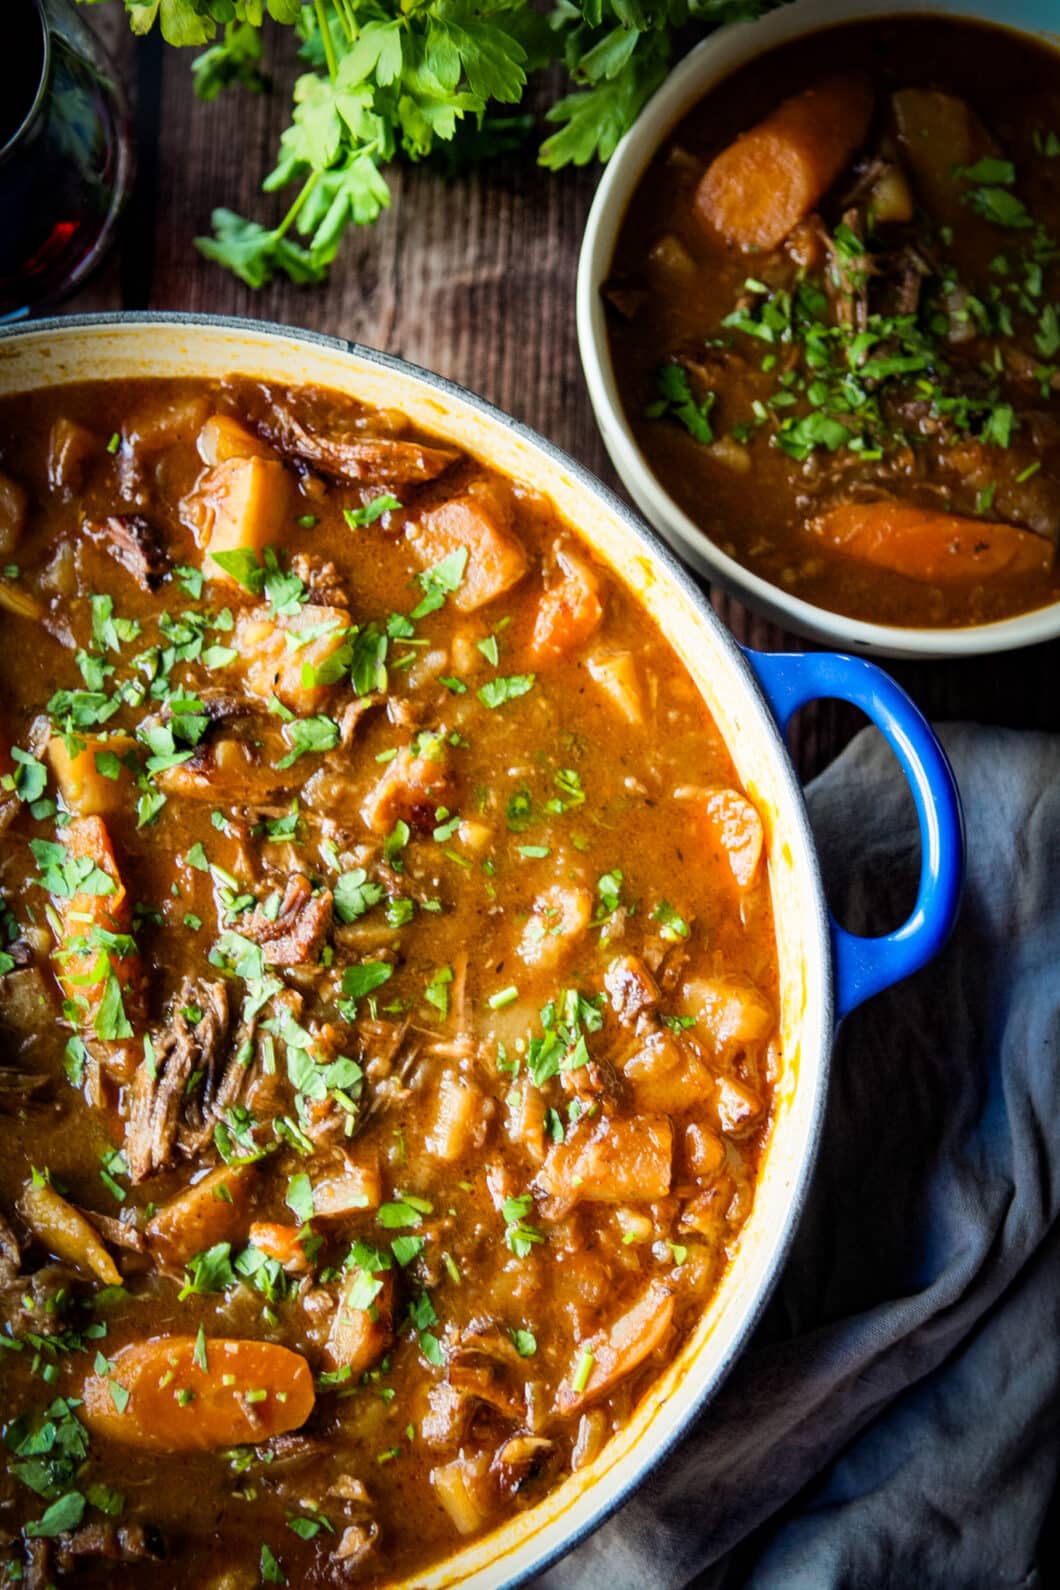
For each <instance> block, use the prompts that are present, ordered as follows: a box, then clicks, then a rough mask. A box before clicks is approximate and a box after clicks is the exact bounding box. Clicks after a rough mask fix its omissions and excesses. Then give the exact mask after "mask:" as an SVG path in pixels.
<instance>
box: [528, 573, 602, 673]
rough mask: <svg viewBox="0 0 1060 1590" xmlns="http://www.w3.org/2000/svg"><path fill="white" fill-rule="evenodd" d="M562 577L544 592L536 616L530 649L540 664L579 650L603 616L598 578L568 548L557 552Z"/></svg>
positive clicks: (537, 663) (538, 664) (539, 665)
mask: <svg viewBox="0 0 1060 1590" xmlns="http://www.w3.org/2000/svg"><path fill="white" fill-rule="evenodd" d="M557 563H558V564H559V573H560V578H559V579H558V580H557V581H556V583H555V584H554V585H551V586H549V588H548V589H547V590H546V591H544V592H543V594H542V596H541V600H540V601H539V602H538V604H537V613H536V615H535V617H534V633H533V638H532V639H531V642H530V651H531V654H532V656H533V659H534V662H535V663H536V665H537V666H538V667H539V668H540V667H542V666H543V665H544V664H546V663H549V662H555V661H556V660H557V659H558V658H561V657H566V656H567V655H568V653H570V652H572V651H574V650H576V648H577V647H579V646H581V645H582V644H583V642H585V641H587V640H588V639H589V636H590V635H591V634H592V633H593V631H594V630H596V629H597V628H598V627H599V624H600V620H601V618H602V617H603V611H604V610H603V607H602V606H601V603H600V595H599V581H598V580H597V578H596V575H595V574H594V573H593V570H592V569H591V568H590V567H589V565H588V564H587V563H586V562H584V561H583V559H581V558H579V557H574V556H572V555H571V554H570V553H568V552H560V553H559V554H558V556H557Z"/></svg>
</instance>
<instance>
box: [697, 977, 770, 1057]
mask: <svg viewBox="0 0 1060 1590" xmlns="http://www.w3.org/2000/svg"><path fill="white" fill-rule="evenodd" d="M681 1004H682V1007H683V1008H684V1010H685V1011H687V1013H688V1014H689V1015H690V1016H695V1018H696V1031H697V1033H698V1034H699V1035H700V1036H702V1037H706V1038H707V1039H708V1041H709V1042H710V1044H711V1045H712V1047H713V1049H714V1053H715V1054H717V1055H726V1054H730V1053H731V1052H732V1051H733V1050H734V1049H738V1048H741V1047H743V1046H744V1045H746V1044H749V1043H761V1042H762V1040H763V1039H765V1038H768V1037H769V1034H770V1033H771V1032H772V1031H773V1028H774V1026H775V1025H776V1014H775V1012H774V1010H773V1006H772V1005H771V1004H770V1002H769V1000H768V999H767V998H766V996H765V995H764V994H763V993H761V992H760V991H759V989H757V988H756V987H755V986H754V984H753V983H748V982H743V981H737V980H736V979H735V978H728V977H695V978H690V979H689V981H688V982H687V983H685V985H684V988H683V989H682V990H681Z"/></svg>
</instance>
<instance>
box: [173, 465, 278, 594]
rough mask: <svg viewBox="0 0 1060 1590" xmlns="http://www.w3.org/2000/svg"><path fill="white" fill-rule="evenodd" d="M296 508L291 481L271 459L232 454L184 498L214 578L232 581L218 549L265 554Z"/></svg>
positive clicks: (185, 516) (186, 518)
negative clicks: (214, 558) (217, 557)
mask: <svg viewBox="0 0 1060 1590" xmlns="http://www.w3.org/2000/svg"><path fill="white" fill-rule="evenodd" d="M290 512H291V480H290V476H289V475H288V473H287V471H286V469H284V467H283V465H282V464H281V463H278V462H277V461H276V460H274V459H269V458H229V459H227V460H226V461H225V462H224V463H223V464H215V465H214V466H213V468H211V469H207V470H206V471H205V472H204V474H203V475H201V476H200V478H199V481H198V484H197V485H196V486H195V488H194V489H193V490H192V491H190V492H189V493H188V495H187V496H186V497H184V498H183V500H182V501H181V504H180V517H181V520H182V521H183V523H184V524H186V525H187V526H188V529H189V530H190V531H191V532H192V534H193V535H194V536H195V539H196V541H197V542H198V543H199V545H200V546H201V547H203V548H204V549H205V550H206V552H207V553H208V554H211V556H210V557H208V559H207V564H206V573H207V574H208V575H209V577H210V578H211V579H215V580H217V579H224V580H228V581H231V580H232V576H231V575H229V574H226V573H225V571H224V570H223V569H222V568H221V567H220V565H219V564H217V563H214V562H213V561H212V554H213V553H215V552H235V551H248V552H254V553H256V554H257V555H258V557H260V556H261V554H262V553H263V552H264V550H265V548H266V547H268V546H272V545H273V543H274V542H276V541H278V540H280V538H281V534H282V532H283V530H284V528H285V526H286V524H287V521H288V518H289V515H290Z"/></svg>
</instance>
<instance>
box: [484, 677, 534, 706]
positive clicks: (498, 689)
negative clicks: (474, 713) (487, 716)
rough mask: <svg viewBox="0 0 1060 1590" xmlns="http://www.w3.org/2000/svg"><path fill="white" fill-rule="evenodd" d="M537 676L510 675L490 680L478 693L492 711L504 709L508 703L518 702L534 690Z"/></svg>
mask: <svg viewBox="0 0 1060 1590" xmlns="http://www.w3.org/2000/svg"><path fill="white" fill-rule="evenodd" d="M536 678H537V675H536V674H509V675H507V677H505V678H501V679H488V680H487V681H486V683H485V684H484V685H481V686H480V687H479V689H478V690H477V691H476V695H477V696H478V698H479V700H480V701H481V702H482V705H483V706H484V707H489V709H490V710H491V711H494V710H496V708H497V707H502V706H503V705H504V703H505V702H506V701H516V700H517V699H518V698H519V697H520V696H525V695H526V694H527V692H528V691H530V690H532V689H533V688H534V681H535V679H536Z"/></svg>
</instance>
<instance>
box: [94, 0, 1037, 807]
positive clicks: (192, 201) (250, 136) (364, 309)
mask: <svg viewBox="0 0 1060 1590" xmlns="http://www.w3.org/2000/svg"><path fill="white" fill-rule="evenodd" d="M89 16H90V20H91V22H92V24H93V26H94V27H95V28H96V29H97V31H98V32H99V33H100V34H101V36H102V37H103V38H104V39H105V41H106V42H107V44H108V45H109V46H110V47H111V50H112V53H113V56H114V59H115V61H116V64H117V67H118V70H119V72H120V74H121V76H122V79H123V82H124V84H125V86H126V89H127V92H128V94H129V98H130V101H131V104H132V106H133V110H134V115H135V126H136V138H137V155H138V162H139V169H138V177H137V183H136V188H135V190H134V193H133V197H132V202H131V204H130V206H129V209H128V212H127V214H126V217H125V222H124V226H123V232H122V237H121V241H120V244H119V247H118V249H117V250H116V252H115V254H114V256H112V258H111V259H110V260H109V262H108V263H107V264H106V266H105V267H104V268H103V270H102V272H101V273H100V274H99V275H98V276H97V277H96V278H95V279H94V280H93V281H92V282H90V283H89V284H88V285H87V286H86V287H85V288H84V289H83V290H82V291H81V292H80V293H79V294H77V295H76V297H74V298H72V299H70V300H69V301H68V304H67V305H66V306H65V307H67V308H68V309H70V310H71V311H76V310H91V309H187V310H193V311H200V312H202V311H208V312H212V313H224V314H233V315H250V316H257V317H259V318H262V319H267V320H276V321H283V322H284V323H286V324H289V325H291V326H294V327H310V328H313V329H315V330H319V331H324V332H330V333H332V334H334V335H336V336H340V337H346V338H351V339H355V340H357V341H359V342H363V343H367V344H370V345H371V346H373V347H377V348H385V349H386V350H387V351H388V352H390V353H393V354H397V355H399V356H401V357H402V358H406V359H411V360H412V361H413V362H414V363H416V364H420V365H424V366H426V367H427V368H428V369H431V370H437V371H439V372H441V373H442V374H443V375H446V376H449V377H450V378H452V379H453V380H456V381H459V382H462V383H463V384H465V385H466V386H469V387H471V388H472V389H473V390H474V391H476V392H481V393H482V394H483V395H484V396H485V397H487V398H490V399H491V400H492V401H493V402H494V403H497V404H499V405H500V406H501V407H502V408H504V409H507V410H508V411H509V412H510V413H512V414H515V415H517V416H518V417H519V418H520V419H522V420H525V421H527V422H528V423H529V424H530V425H532V426H534V427H535V428H536V429H537V430H539V431H541V432H542V433H543V434H544V435H546V436H548V437H549V438H550V439H551V440H552V441H553V442H556V443H558V445H559V446H561V447H563V448H565V449H566V450H567V451H568V452H569V453H571V454H573V456H574V457H575V458H577V459H579V460H580V461H581V462H582V463H584V464H586V465H587V466H588V467H589V468H590V469H592V470H593V471H594V472H595V473H596V474H597V475H599V476H600V478H601V479H603V480H605V481H607V482H608V483H610V484H611V485H617V481H616V478H615V475H614V471H613V470H612V468H611V466H610V463H609V462H608V460H607V458H606V456H605V453H604V449H603V444H602V442H601V440H600V437H599V434H598V432H597V429H596V425H595V422H594V420H593V416H592V411H591V409H590V406H589V400H588V397H587V395H586V391H585V387H584V383H583V381H582V375H581V368H580V365H579V361H578V350H577V342H576V338H575V330H574V279H575V271H576V267H577V258H578V245H579V241H580V238H581V233H582V228H583V225H584V222H585V217H586V215H587V213H588V209H589V204H590V201H591V199H592V193H593V189H594V187H595V184H596V181H597V178H598V170H597V169H596V168H588V169H586V170H583V171H566V172H563V173H560V174H558V175H553V174H550V173H547V172H545V171H543V170H541V169H540V168H538V167H537V166H536V165H535V163H534V155H533V149H532V147H531V148H528V150H527V152H526V154H525V155H520V156H514V157H508V158H505V159H504V160H503V161H501V162H498V163H496V164H494V165H492V166H490V167H489V168H488V169H486V170H482V171H479V172H477V173H473V174H471V175H469V176H467V177H462V178H461V179H459V180H457V181H455V182H447V181H446V180H444V179H443V177H442V176H441V175H439V173H438V172H437V171H434V170H428V169H424V168H416V167H410V166H404V167H398V168H395V170H394V171H393V173H392V174H391V186H392V190H393V196H394V197H393V206H392V208H391V209H390V211H389V212H388V213H387V214H386V215H384V216H383V218H382V219H381V220H380V221H379V222H378V223H377V224H376V225H375V226H372V227H367V228H364V229H362V230H360V231H358V232H356V233H355V234H353V235H349V234H348V236H347V240H346V242H345V245H344V247H343V249H342V252H341V253H340V256H339V258H338V260H337V261H336V263H335V265H334V266H333V268H332V273H331V279H330V281H329V282H328V283H327V285H326V286H323V287H310V288H299V287H294V286H292V285H291V283H290V282H288V281H286V280H285V279H284V280H278V281H275V282H273V283H272V284H271V285H270V286H268V287H266V288H264V289H262V290H261V291H257V292H255V291H253V290H252V289H251V288H249V287H245V286H244V285H243V283H242V282H240V281H238V280H237V279H236V278H235V277H234V276H232V275H230V274H229V273H228V272H227V271H224V270H221V269H220V268H219V267H218V266H215V265H211V264H209V263H207V261H205V260H204V259H202V258H201V256H200V255H199V254H198V253H197V251H196V249H195V247H194V239H195V237H196V236H197V235H199V234H202V233H205V232H208V231H209V222H210V212H211V210H212V209H213V208H214V207H215V206H217V205H225V206H227V207H228V208H230V209H233V210H236V211H238V212H239V213H240V214H243V215H249V216H254V217H255V218H257V219H260V220H263V221H266V222H268V223H271V224H275V221H276V220H278V219H279V217H280V215H282V213H283V211H284V209H285V208H286V204H287V202H289V199H285V198H284V196H283V195H282V194H279V195H271V196H267V195H263V194H262V193H261V192H260V191H259V188H260V182H261V178H262V177H263V175H264V174H265V173H266V172H267V171H269V170H270V169H271V167H272V164H273V161H274V156H275V151H276V146H277V142H278V139H279V135H280V132H281V131H282V129H283V127H284V126H285V125H286V123H287V120H288V112H289V90H290V86H291V82H292V80H293V77H294V75H295V71H296V63H295V60H294V54H293V49H292V48H291V43H292V41H291V39H290V36H289V30H282V31H281V30H279V29H272V30H269V31H268V32H267V38H266V63H265V64H266V68H267V70H268V72H269V74H270V77H271V79H272V82H273V88H272V91H271V92H269V93H265V94H260V95H257V94H250V93H246V92H244V91H242V90H239V89H235V90H230V91H229V92H228V93H227V94H225V95H222V96H221V98H219V99H218V100H216V101H215V102H214V103H212V104H202V103H200V102H199V101H197V100H196V99H195V97H194V95H193V93H192V88H191V75H190V66H191V60H192V57H193V54H194V52H193V51H188V50H184V51H175V50H172V49H169V48H168V47H165V48H164V47H163V46H162V44H161V41H160V39H159V38H158V36H157V34H155V35H154V36H152V37H151V38H149V39H147V40H139V41H134V40H133V39H132V38H131V36H130V35H129V33H128V29H127V25H126V23H125V20H124V13H123V11H122V9H121V7H120V6H118V5H117V4H114V5H111V6H106V7H93V9H92V11H91V12H90V13H89ZM713 600H714V605H715V607H716V608H717V610H718V612H719V613H720V614H721V616H722V617H723V619H724V620H725V622H726V623H727V624H728V625H729V627H730V628H731V629H732V631H733V633H734V634H735V635H736V637H737V638H738V639H739V640H741V641H744V642H747V643H749V644H751V645H755V646H761V647H764V648H767V649H770V650H778V649H782V648H785V647H787V648H792V647H794V648H799V649H802V648H803V646H804V643H803V642H802V641H800V640H798V639H795V638H793V637H791V636H785V635H784V634H783V633H782V631H780V630H779V629H777V628H776V627H775V626H774V625H772V624H769V623H767V622H766V621H765V620H763V619H761V618H759V617H756V616H755V615H753V614H751V613H749V612H748V611H747V610H746V609H745V608H743V607H741V606H740V605H739V604H738V603H736V602H734V601H733V600H731V599H730V598H729V597H727V596H726V595H725V594H724V593H723V592H720V591H718V592H715V593H714V597H713ZM887 666H888V667H890V668H891V670H892V672H893V673H894V674H895V675H896V676H897V677H898V678H899V679H900V681H901V683H902V684H903V685H904V686H905V687H906V689H908V690H909V691H910V692H911V694H912V695H913V696H914V697H915V699H916V700H917V702H918V703H919V704H920V706H921V707H922V708H923V710H924V711H925V712H926V713H927V715H928V716H929V717H930V718H932V719H934V720H936V721H939V720H944V719H975V720H978V721H980V722H989V723H1004V724H1009V725H1011V726H1013V727H1020V728H1023V727H1034V728H1047V729H1054V730H1055V729H1060V684H1058V676H1060V642H1057V643H1053V644H1050V645H1047V646H1039V647H1035V648H1033V649H1030V650H1027V651H1023V652H1018V653H1009V654H1007V655H1004V656H1000V657H986V658H981V659H972V660H968V661H961V662H957V663H908V662H900V663H889V664H887ZM859 721H860V715H859V714H858V713H857V712H856V711H855V710H854V709H852V708H849V707H846V706H843V705H841V704H838V703H822V704H820V705H815V706H813V707H810V708H807V709H805V711H804V712H803V713H802V714H800V716H799V718H798V719H797V720H796V722H795V723H794V724H793V726H792V731H791V745H792V751H793V754H794V756H795V760H796V763H797V765H798V767H799V769H800V772H801V773H802V775H803V777H805V778H809V777H811V776H812V775H813V774H814V773H815V772H817V771H818V770H819V769H820V768H822V767H823V766H825V765H826V764H827V763H828V762H829V761H830V760H831V759H832V757H833V756H834V755H835V754H836V752H837V751H838V750H839V749H841V747H842V746H843V744H845V742H846V741H847V740H848V739H849V738H850V736H851V734H852V733H853V732H854V731H855V730H856V729H857V727H858V726H859Z"/></svg>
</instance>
